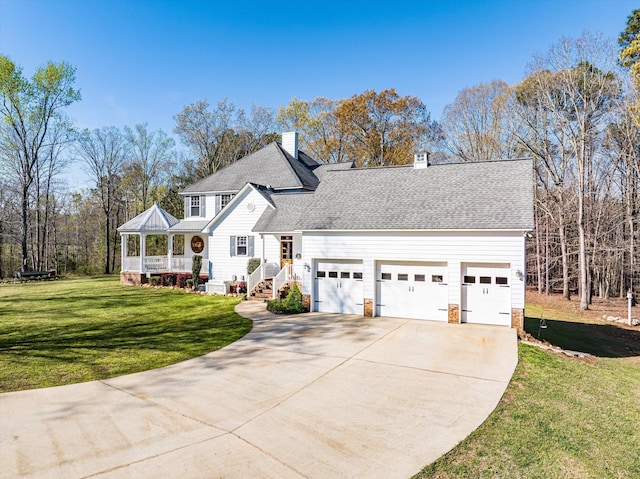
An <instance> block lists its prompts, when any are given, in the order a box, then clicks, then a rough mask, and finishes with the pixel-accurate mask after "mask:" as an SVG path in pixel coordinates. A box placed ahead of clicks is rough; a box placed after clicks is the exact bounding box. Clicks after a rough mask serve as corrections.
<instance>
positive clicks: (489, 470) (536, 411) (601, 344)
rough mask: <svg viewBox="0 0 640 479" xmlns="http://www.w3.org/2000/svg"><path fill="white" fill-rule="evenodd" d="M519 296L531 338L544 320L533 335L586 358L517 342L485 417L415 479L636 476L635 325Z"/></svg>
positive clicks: (639, 353) (638, 383) (639, 355)
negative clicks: (514, 361) (503, 385)
mask: <svg viewBox="0 0 640 479" xmlns="http://www.w3.org/2000/svg"><path fill="white" fill-rule="evenodd" d="M527 294H528V300H529V301H530V303H529V304H527V310H526V316H527V319H526V325H525V328H526V329H527V331H528V332H529V333H530V334H531V335H533V336H534V337H537V335H538V331H539V329H538V327H539V318H540V316H541V315H544V318H545V319H546V321H547V326H548V327H547V329H542V330H541V331H540V332H541V339H543V340H546V341H548V342H549V343H552V344H554V345H557V346H560V347H562V348H564V349H570V350H574V351H582V352H588V353H590V354H592V355H594V357H593V358H590V359H588V360H584V359H583V360H580V359H573V358H569V357H567V356H565V355H560V354H556V353H552V352H548V351H543V350H540V349H538V348H536V347H534V346H528V345H525V344H520V346H519V359H520V360H519V363H518V366H517V368H516V371H515V374H514V376H513V379H512V380H511V383H510V384H509V386H508V387H507V390H506V392H505V395H504V396H503V398H502V400H501V401H500V403H499V405H498V407H497V408H496V410H495V411H494V412H493V414H492V415H491V416H490V417H489V418H488V419H487V421H485V423H484V424H483V425H482V426H481V427H480V428H478V429H477V430H476V431H475V432H474V433H473V434H471V435H470V436H469V437H468V438H467V439H465V440H464V441H462V442H461V443H460V444H458V446H456V447H455V448H454V449H453V450H452V451H450V452H449V453H448V454H446V455H445V456H443V457H441V458H440V459H439V460H438V461H436V462H435V463H433V464H431V465H429V466H427V467H426V468H425V469H424V470H423V471H422V472H421V473H420V474H418V475H417V476H416V478H522V479H525V478H526V479H535V478H541V479H550V478H594V479H601V478H620V479H622V478H625V479H626V478H632V477H633V478H640V328H635V329H630V328H625V327H620V326H617V325H612V324H608V323H605V322H604V321H601V320H599V319H598V317H599V316H598V315H596V314H593V313H580V312H578V311H577V310H576V308H575V305H574V304H572V303H567V302H563V301H562V300H559V301H555V300H549V299H548V298H546V297H540V296H537V295H536V294H529V293H527ZM605 309H606V308H605ZM638 309H639V308H637V307H636V308H634V310H635V312H634V315H637V314H638Z"/></svg>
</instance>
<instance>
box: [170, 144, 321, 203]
mask: <svg viewBox="0 0 640 479" xmlns="http://www.w3.org/2000/svg"><path fill="white" fill-rule="evenodd" d="M299 158H300V159H299V160H296V159H295V158H293V157H292V156H291V155H289V154H288V153H287V152H286V151H285V150H284V149H283V148H282V146H281V145H280V144H279V143H277V142H275V141H274V142H273V143H270V144H268V145H267V146H265V147H264V148H262V149H260V150H258V151H256V152H255V153H252V154H250V155H248V156H245V157H244V158H242V159H240V160H238V161H236V162H235V163H232V164H231V165H229V166H227V167H225V168H223V169H221V170H220V171H218V172H216V173H214V174H213V175H211V176H209V177H207V178H204V179H202V180H200V181H198V182H196V183H194V184H193V185H190V186H188V187H187V188H185V189H184V190H182V191H181V193H210V192H235V191H240V190H241V189H242V188H243V187H244V185H246V184H247V183H249V182H251V183H255V184H259V185H264V186H267V185H271V187H272V188H274V189H275V190H281V189H305V190H313V189H315V188H316V187H317V186H318V178H316V176H315V175H314V174H313V171H312V170H313V169H315V168H316V167H317V166H318V165H319V163H317V162H316V161H314V160H313V159H311V158H310V157H308V156H307V155H305V154H304V153H303V152H300V154H299Z"/></svg>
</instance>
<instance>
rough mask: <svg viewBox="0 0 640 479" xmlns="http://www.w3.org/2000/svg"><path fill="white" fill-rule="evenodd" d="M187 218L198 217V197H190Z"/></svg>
mask: <svg viewBox="0 0 640 479" xmlns="http://www.w3.org/2000/svg"><path fill="white" fill-rule="evenodd" d="M189 213H190V214H189V216H200V197H199V196H192V197H191V208H190V210H189Z"/></svg>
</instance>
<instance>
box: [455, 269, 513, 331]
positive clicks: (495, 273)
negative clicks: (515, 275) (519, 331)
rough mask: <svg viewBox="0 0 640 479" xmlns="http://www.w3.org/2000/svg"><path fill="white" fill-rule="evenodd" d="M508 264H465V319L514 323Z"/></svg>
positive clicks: (463, 301)
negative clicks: (512, 319)
mask: <svg viewBox="0 0 640 479" xmlns="http://www.w3.org/2000/svg"><path fill="white" fill-rule="evenodd" d="M510 283H511V281H510V268H509V266H508V265H478V264H469V265H463V266H462V322H463V323H482V324H498V325H502V326H511V284H510Z"/></svg>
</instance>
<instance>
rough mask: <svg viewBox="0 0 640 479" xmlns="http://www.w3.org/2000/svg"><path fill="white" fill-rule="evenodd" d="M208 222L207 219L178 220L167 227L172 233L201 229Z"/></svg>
mask: <svg viewBox="0 0 640 479" xmlns="http://www.w3.org/2000/svg"><path fill="white" fill-rule="evenodd" d="M208 223H209V220H191V219H189V220H179V221H178V222H177V223H176V224H175V225H173V226H172V227H171V228H169V229H170V230H171V232H172V233H179V232H185V233H188V232H193V231H202V229H203V228H204V227H205V226H207V224H208Z"/></svg>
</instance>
